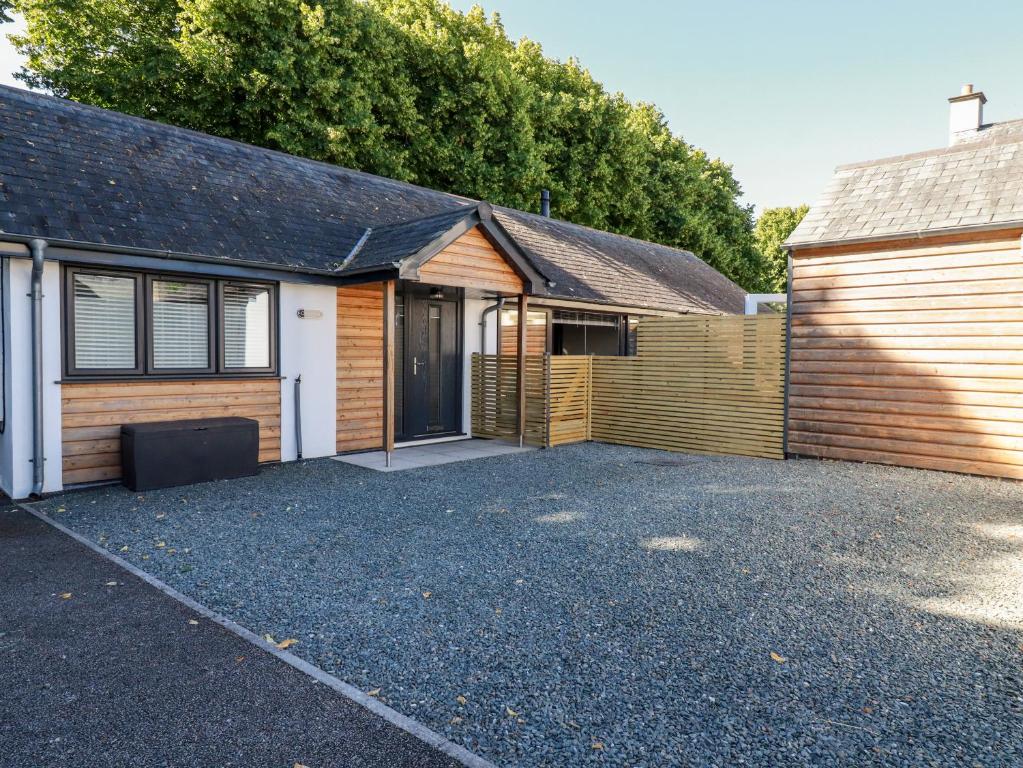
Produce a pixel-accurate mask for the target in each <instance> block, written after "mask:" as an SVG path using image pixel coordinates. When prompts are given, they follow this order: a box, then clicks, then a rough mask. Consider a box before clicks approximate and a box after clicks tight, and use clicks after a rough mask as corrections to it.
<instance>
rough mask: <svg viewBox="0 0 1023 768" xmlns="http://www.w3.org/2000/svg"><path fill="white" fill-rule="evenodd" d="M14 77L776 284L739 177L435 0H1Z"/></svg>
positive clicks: (575, 67)
mask: <svg viewBox="0 0 1023 768" xmlns="http://www.w3.org/2000/svg"><path fill="white" fill-rule="evenodd" d="M9 9H13V10H14V11H17V12H19V13H22V14H24V16H25V18H26V21H27V23H28V30H27V32H26V33H25V34H24V35H22V36H20V37H18V38H17V39H15V44H16V45H17V47H18V48H19V50H20V51H21V52H22V53H23V54H25V55H26V56H27V60H28V63H27V66H26V68H25V70H24V71H23V72H22V73H21V74H20V75H19V76H20V77H21V79H22V80H23V81H25V82H26V83H28V84H29V85H31V86H33V87H36V88H43V89H48V90H50V91H52V92H54V93H56V94H58V95H61V96H66V97H69V98H72V99H76V100H78V101H82V102H86V103H90V104H96V105H98V106H102V107H107V108H111V109H116V110H119V111H122V112H128V113H131V114H137V115H142V116H144V117H150V118H152V119H156V120H162V121H165V122H168V123H173V124H176V125H182V126H185V127H189V128H194V129H196V130H201V131H206V132H209V133H214V134H217V135H220V136H226V137H229V138H233V139H238V140H240V141H245V142H249V143H253V144H259V145H262V146H267V147H272V148H276V149H281V150H284V151H286V152H290V153H292V154H296V155H302V156H305V157H311V158H314V159H318V160H325V161H329V162H333V163H338V164H341V165H345V166H348V167H351V168H357V169H360V170H364V171H369V172H371V173H377V174H380V175H383V176H389V177H391V178H397V179H402V180H406V181H411V182H414V183H417V184H422V185H424V186H428V187H433V188H436V189H442V190H445V191H448V192H453V193H456V194H461V195H465V196H468V197H473V198H478V199H485V200H489V201H491V202H494V203H497V204H501V205H509V206H513V207H516V208H524V209H535V207H536V205H537V202H538V199H539V190H540V189H541V188H543V187H546V188H549V189H550V190H551V196H552V203H553V209H554V212H555V214H556V215H557V216H558V217H560V218H563V219H566V220H568V221H574V222H577V223H580V224H586V225H589V226H593V227H598V228H601V229H607V230H610V231H614V232H619V233H621V234H625V235H631V236H633V237H639V238H643V239H648V240H653V241H656V242H661V243H665V244H668V245H672V246H676V247H680V248H686V249H688V250H691V251H693V252H694V253H696V254H697V255H698V256H700V257H702V258H703V259H704V260H705V261H707V262H708V263H710V264H711V265H712V266H714V267H716V268H717V269H719V270H720V271H721V272H723V273H724V274H726V275H728V276H729V277H731V278H732V279H733V280H735V281H736V282H738V283H739V284H740V285H742V286H743V287H745V288H747V289H750V290H759V289H763V288H764V285H765V278H764V275H763V271H764V261H763V258H762V256H761V253H763V251H762V250H758V248H757V246H756V243H755V242H754V238H753V217H752V210H751V208H750V207H749V206H745V205H742V204H741V203H740V202H739V200H740V198H741V190H740V188H739V185H738V183H737V182H736V180H735V178H734V176H733V175H732V171H731V168H730V167H729V166H728V165H726V164H724V163H722V162H721V161H720V160H714V159H710V158H708V157H707V156H706V155H705V154H704V153H703V152H702V151H700V150H698V149H695V148H694V147H692V146H690V145H689V144H687V143H686V142H685V141H684V140H683V139H681V138H680V137H678V136H675V135H673V134H672V132H671V131H670V129H669V128H668V125H667V122H666V120H665V117H664V115H663V114H662V113H661V112H660V111H659V110H658V109H657V108H656V107H655V106H653V105H649V104H636V103H632V102H630V101H629V100H628V99H626V98H625V97H624V96H623V95H621V94H610V93H608V92H607V91H606V90H605V89H604V88H603V86H601V84H600V83H598V82H596V81H595V80H594V79H593V78H592V76H591V75H590V73H589V72H588V71H587V70H585V69H584V68H582V67H581V66H580V65H579V63H578V62H576V61H574V60H569V61H567V62H560V61H555V60H552V59H550V58H547V57H546V56H544V54H543V50H542V49H541V47H540V46H539V44H537V43H535V42H532V41H530V40H525V39H524V40H522V41H520V42H519V43H517V44H516V43H513V42H512V41H511V40H509V38H508V36H507V34H506V33H505V30H504V27H503V26H502V24H501V20H500V17H498V16H497V15H496V14H495V15H494V16H491V17H489V18H488V17H487V16H486V15H485V14H484V12H483V10H482V9H480V8H478V7H476V8H473V9H472V10H470V11H469V12H467V13H459V12H457V11H454V10H452V9H451V8H450V7H449V6H448V5H446V4H445V3H444V2H442V0H321V1H320V2H316V1H315V0H308V2H302V1H301V0H0V13H3V12H4V11H6V10H9Z"/></svg>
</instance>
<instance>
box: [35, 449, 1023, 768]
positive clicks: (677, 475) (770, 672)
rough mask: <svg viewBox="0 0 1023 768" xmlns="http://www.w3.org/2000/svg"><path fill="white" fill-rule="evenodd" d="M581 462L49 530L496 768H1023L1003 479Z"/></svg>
mask: <svg viewBox="0 0 1023 768" xmlns="http://www.w3.org/2000/svg"><path fill="white" fill-rule="evenodd" d="M672 458H674V457H673V456H672V455H669V454H662V453H658V452H655V451H645V450H640V449H630V448H624V447H619V446H607V445H596V444H585V445H575V446H565V447H561V448H557V449H553V450H548V451H537V452H532V453H528V454H521V455H516V456H509V457H501V458H496V459H488V460H480V461H474V462H468V463H464V464H454V465H448V466H444V467H436V468H425V469H422V470H415V471H410V472H401V473H392V474H382V473H375V472H370V471H365V470H361V469H359V468H356V467H351V466H348V465H344V464H340V463H338V462H333V461H329V460H328V461H313V462H306V463H304V464H298V465H288V466H282V467H276V468H271V469H267V470H264V471H263V473H262V474H261V475H260V476H259V477H257V478H251V479H245V480H237V481H231V482H228V483H212V484H207V485H200V486H193V487H190V488H184V489H173V490H168V491H159V492H155V493H150V494H144V495H136V494H132V493H129V492H127V491H125V490H124V489H120V488H108V489H97V490H91V491H87V492H82V493H75V494H68V495H66V496H65V497H63V498H59V499H53V500H50V501H48V502H47V503H46V504H44V505H43V507H44V509H45V511H47V512H49V513H50V514H53V515H54V516H55V517H57V518H58V519H60V520H61V521H63V522H64V523H65V524H67V525H70V526H71V527H73V528H75V529H76V530H78V531H81V532H82V533H84V534H86V535H88V536H91V537H92V538H93V539H95V540H96V541H98V542H100V543H102V544H103V546H106V547H107V548H109V549H111V550H112V551H115V552H117V553H119V554H121V556H123V557H126V558H128V559H130V560H132V561H133V562H135V563H136V564H137V565H139V566H140V567H142V568H144V569H146V570H148V571H150V572H152V573H154V574H155V575H157V576H159V577H160V578H162V579H164V580H166V581H168V582H170V583H171V584H172V585H174V586H176V587H177V588H178V589H181V590H182V591H184V592H186V593H187V594H189V595H191V596H193V597H195V598H196V599H198V600H199V601H201V602H203V603H205V604H207V605H209V606H211V607H212V608H214V609H216V610H218V611H220V612H222V613H224V614H226V615H228V616H230V617H231V618H233V619H235V620H237V621H239V622H240V623H241V624H243V625H245V626H247V627H249V628H250V629H252V630H254V631H256V632H259V633H261V634H262V633H264V632H267V633H270V634H272V635H273V636H274V637H294V638H296V639H297V640H298V643H297V644H296V645H295V646H293V647H292V648H291V650H292V651H294V652H296V653H298V654H299V655H302V656H303V657H305V658H307V659H308V660H309V661H312V662H314V663H316V664H318V665H320V666H321V667H323V668H325V669H327V670H329V671H331V672H334V673H335V674H337V675H338V676H340V677H342V678H343V679H345V680H347V681H349V682H351V683H352V684H354V685H357V686H360V687H362V688H363V689H364V690H367V691H375V692H376V693H375V695H378V696H379V697H380V698H381V700H383V701H385V702H386V703H388V704H390V705H391V706H394V707H395V708H397V709H398V710H400V711H402V712H404V713H405V714H408V715H410V716H412V717H414V718H416V719H419V720H421V721H422V722H424V723H426V724H427V725H429V726H431V727H432V728H434V729H436V730H438V731H441V732H443V733H445V734H446V735H447V736H448V737H450V738H451V739H453V740H455V741H457V742H459V743H462V744H464V745H466V746H467V747H469V748H470V749H473V750H476V751H478V752H480V753H482V754H484V755H485V756H487V757H489V758H491V759H493V760H495V761H496V762H498V763H502V764H514V765H524V766H546V765H575V764H579V763H585V762H589V761H595V762H600V763H602V764H606V765H616V766H618V765H621V766H624V765H656V766H687V765H722V766H725V765H727V766H731V765H735V764H739V763H740V762H745V763H746V764H752V765H787V766H789V765H807V766H810V765H813V766H819V765H825V764H827V765H850V766H852V765H855V766H870V765H884V766H917V765H937V766H946V765H947V766H960V765H974V764H977V765H982V766H1009V765H1019V764H1023V744H1021V741H1023V739H1021V736H1020V734H1023V691H1021V686H1020V681H1019V676H1020V672H1019V670H1020V666H1021V662H1023V648H1021V643H1023V622H1021V621H1020V615H1019V598H1018V596H1019V591H1018V590H1019V584H1020V579H1019V571H1018V568H1019V558H1020V550H1021V547H1020V541H1019V539H1018V536H1017V531H1018V528H1019V526H1021V525H1023V485H1021V484H1013V483H1006V482H1001V481H996V480H985V479H980V478H971V477H960V476H953V475H947V474H941V473H929V472H920V471H914V470H907V469H899V468H891V467H879V466H865V465H855V464H843V463H834V462H817V461H807V460H801V461H790V462H774V461H768V460H754V459H742V458H712V459H702V458H697V457H686V458H687V459H691V460H689V461H687V462H685V463H684V464H681V465H679V464H678V463H677V462H673V461H670V460H671V459H672Z"/></svg>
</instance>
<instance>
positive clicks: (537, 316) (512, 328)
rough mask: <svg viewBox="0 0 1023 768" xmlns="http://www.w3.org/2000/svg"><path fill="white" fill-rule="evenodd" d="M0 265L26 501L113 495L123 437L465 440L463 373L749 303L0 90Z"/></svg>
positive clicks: (320, 444)
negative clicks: (175, 429)
mask: <svg viewBox="0 0 1023 768" xmlns="http://www.w3.org/2000/svg"><path fill="white" fill-rule="evenodd" d="M0 260H2V270H0V273H2V280H3V284H2V289H0V293H2V301H3V323H2V332H3V375H2V384H3V408H4V411H3V414H2V422H0V425H2V426H0V428H2V435H0V487H2V489H3V490H4V491H5V492H6V493H8V494H10V495H11V496H13V497H16V498H18V497H25V496H27V495H29V494H30V493H33V492H34V493H39V492H48V491H56V490H59V489H61V488H62V487H64V486H68V485H75V484H80V483H91V482H98V481H110V480H114V479H116V478H118V477H119V476H120V473H121V467H120V463H121V462H120V444H119V433H120V426H121V425H122V424H126V423H137V422H146V421H162V420H177V419H185V418H201V417H207V416H210V417H212V416H225V415H235V416H247V417H251V418H254V419H256V420H258V422H259V425H260V435H259V451H260V454H259V455H260V459H261V460H262V461H267V462H270V461H288V460H293V459H295V458H297V457H299V456H303V457H307V458H308V457H314V456H329V455H334V454H335V453H344V452H349V451H360V450H369V449H381V448H385V449H387V450H390V449H391V448H392V447H393V446H394V445H395V444H396V443H397V444H398V445H400V444H401V443H402V442H408V441H421V440H424V439H437V438H445V437H452V436H459V435H468V434H469V432H470V424H469V418H468V414H469V409H470V397H469V375H470V365H469V364H468V362H467V360H468V358H469V356H470V355H471V354H472V353H474V352H481V351H485V352H489V353H494V352H497V351H498V350H501V351H502V352H511V353H515V354H518V355H523V354H525V353H526V352H542V351H549V352H551V353H554V354H558V353H584V354H585V353H600V354H627V353H628V352H629V349H630V332H629V331H630V328H633V327H634V324H635V320H636V318H638V317H641V316H643V315H652V314H684V313H709V314H723V313H736V314H738V313H741V312H742V311H743V302H744V295H745V294H744V292H743V291H742V290H741V289H740V288H739V287H738V286H736V285H735V284H734V283H732V282H731V281H729V280H728V279H727V278H725V277H724V276H722V275H721V274H719V273H718V272H716V271H715V270H714V269H712V268H711V267H709V266H708V265H707V264H705V263H704V262H702V261H701V260H700V259H698V258H696V257H695V256H693V255H692V254H691V253H687V252H684V251H679V250H676V249H673V248H668V247H664V246H661V245H655V244H653V243H648V242H641V241H637V240H634V239H630V238H627V237H621V236H618V235H613V234H609V233H606V232H599V231H596V230H593V229H589V228H586V227H582V226H576V225H573V224H569V223H567V222H563V221H558V220H556V219H554V218H551V217H550V216H544V215H534V214H531V213H525V212H523V211H517V210H511V209H508V208H502V207H497V206H491V205H489V204H487V203H485V202H480V201H476V200H469V199H466V198H463V197H458V196H455V195H450V194H445V193H442V192H437V191H434V190H430V189H424V188H421V187H417V186H414V185H412V184H406V183H402V182H398V181H393V180H390V179H385V178H380V177H377V176H373V175H370V174H366V173H360V172H357V171H352V170H348V169H345V168H340V167H337V166H333V165H330V164H326V163H321V162H314V161H310V160H305V159H301V158H297V157H292V156H289V155H287V154H283V153H281V152H275V151H271V150H267V149H261V148H258V147H253V146H248V145H244V144H240V143H237V142H234V141H229V140H225V139H220V138H216V137H213V136H208V135H204V134H200V133H196V132H193V131H188V130H183V129H179V128H175V127H172V126H168V125H163V124H160V123H156V122H151V121H148V120H143V119H139V118H135V117H129V116H126V115H122V114H117V113H114V112H110V111H106V110H102V109H97V108H93V107H89V106H83V105H80V104H77V103H74V102H70V101H66V100H62V99H58V98H53V97H50V96H44V95H39V94H35V93H30V92H26V91H22V90H18V89H13V88H8V87H0ZM520 316H522V317H523V319H524V323H523V324H522V325H520V324H519V322H518V318H519V317H520ZM520 370H521V367H520ZM296 393H298V395H299V396H298V397H297V398H296ZM299 404H300V407H299Z"/></svg>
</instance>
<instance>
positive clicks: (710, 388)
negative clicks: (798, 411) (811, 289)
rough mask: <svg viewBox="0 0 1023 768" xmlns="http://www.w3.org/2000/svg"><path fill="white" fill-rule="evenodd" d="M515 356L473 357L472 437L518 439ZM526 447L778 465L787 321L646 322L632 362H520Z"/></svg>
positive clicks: (729, 318)
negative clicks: (616, 448)
mask: <svg viewBox="0 0 1023 768" xmlns="http://www.w3.org/2000/svg"><path fill="white" fill-rule="evenodd" d="M515 364H516V359H515V356H514V355H512V356H508V355H505V356H500V355H486V356H479V355H477V356H475V357H474V360H473V433H474V434H476V435H480V436H483V437H515V436H517V420H516V410H515V409H516V399H515V370H516V369H515ZM527 365H529V366H530V368H529V369H527V373H526V381H527V408H528V409H529V410H528V412H527V423H528V424H529V425H530V428H529V430H528V432H529V434H528V436H527V437H528V439H529V441H530V442H533V443H536V444H541V445H547V446H553V445H562V444H565V443H573V442H582V441H584V440H599V441H602V442H608V443H618V444H622V445H635V446H639V447H645V448H660V449H665V450H674V451H689V452H693V453H715V454H722V453H723V454H737V455H744V456H759V457H765V458H775V459H781V458H784V427H785V425H784V418H785V405H784V403H785V318H784V317H783V316H781V315H757V316H749V317H745V316H724V317H718V316H700V317H679V318H651V319H648V320H643V321H641V322H640V323H639V328H638V338H637V356H636V357H586V356H555V357H551V356H549V355H543V356H540V355H531V356H528V357H527Z"/></svg>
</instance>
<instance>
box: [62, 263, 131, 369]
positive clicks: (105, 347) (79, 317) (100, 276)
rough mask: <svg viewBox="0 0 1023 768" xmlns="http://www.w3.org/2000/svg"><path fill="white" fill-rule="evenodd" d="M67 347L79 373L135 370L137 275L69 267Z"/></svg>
mask: <svg viewBox="0 0 1023 768" xmlns="http://www.w3.org/2000/svg"><path fill="white" fill-rule="evenodd" d="M69 274H70V278H71V279H70V289H71V290H70V293H71V304H70V319H71V323H72V328H73V329H74V331H73V333H72V334H71V339H70V341H71V343H70V345H69V346H70V347H71V350H72V355H73V359H74V367H75V369H76V370H78V371H80V372H82V373H98V374H110V373H139V372H140V371H141V366H140V364H139V356H138V331H139V312H138V307H139V282H140V280H139V278H138V276H136V275H122V274H117V273H106V272H82V271H79V270H72V271H70V273H69Z"/></svg>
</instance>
